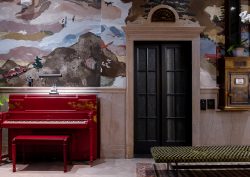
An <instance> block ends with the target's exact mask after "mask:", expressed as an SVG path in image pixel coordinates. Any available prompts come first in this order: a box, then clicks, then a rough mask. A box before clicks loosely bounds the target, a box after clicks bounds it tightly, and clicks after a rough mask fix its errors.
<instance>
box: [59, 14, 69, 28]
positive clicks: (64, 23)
mask: <svg viewBox="0 0 250 177" xmlns="http://www.w3.org/2000/svg"><path fill="white" fill-rule="evenodd" d="M59 23H60V24H61V25H62V27H63V28H64V27H66V24H67V16H66V17H64V18H63V19H61V20H60V21H59Z"/></svg>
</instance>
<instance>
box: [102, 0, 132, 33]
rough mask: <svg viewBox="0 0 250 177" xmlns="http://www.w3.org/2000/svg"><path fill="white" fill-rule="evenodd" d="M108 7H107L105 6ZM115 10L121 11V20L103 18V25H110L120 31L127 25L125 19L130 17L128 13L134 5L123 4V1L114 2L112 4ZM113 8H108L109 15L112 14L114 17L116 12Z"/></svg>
mask: <svg viewBox="0 0 250 177" xmlns="http://www.w3.org/2000/svg"><path fill="white" fill-rule="evenodd" d="M105 6H106V5H105ZM112 6H113V8H118V9H119V18H115V19H113V18H112V19H111V18H103V17H102V24H109V25H110V26H115V27H116V28H118V29H121V26H124V25H125V21H124V19H125V18H126V17H127V16H128V11H129V9H130V8H131V6H132V3H123V2H121V1H114V2H113V4H112ZM112 6H107V8H108V10H109V13H112V14H113V15H114V16H115V15H116V14H114V12H116V11H112Z"/></svg>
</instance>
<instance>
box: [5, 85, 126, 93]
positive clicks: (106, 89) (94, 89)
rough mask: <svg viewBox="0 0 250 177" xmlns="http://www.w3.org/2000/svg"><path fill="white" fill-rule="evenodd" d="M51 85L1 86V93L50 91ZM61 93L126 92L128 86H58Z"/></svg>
mask: <svg viewBox="0 0 250 177" xmlns="http://www.w3.org/2000/svg"><path fill="white" fill-rule="evenodd" d="M50 90H51V87H0V94H1V93H49V92H50ZM57 90H58V92H59V94H60V93H125V92H126V88H116V87H57Z"/></svg>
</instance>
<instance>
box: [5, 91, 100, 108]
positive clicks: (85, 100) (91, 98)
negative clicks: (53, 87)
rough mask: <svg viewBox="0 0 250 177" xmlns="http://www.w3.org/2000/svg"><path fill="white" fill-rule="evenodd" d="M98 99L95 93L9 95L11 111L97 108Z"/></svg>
mask: <svg viewBox="0 0 250 177" xmlns="http://www.w3.org/2000/svg"><path fill="white" fill-rule="evenodd" d="M96 99H97V97H96V95H94V94H91V95H90V94H88V95H83V94H81V95H78V94H72V95H66V94H65V95H47V94H18V95H17V94H12V95H10V96H9V111H11V112H12V111H32V110H34V111H52V110H65V111H66V110H68V111H83V110H84V111H86V110H96V104H97V100H96Z"/></svg>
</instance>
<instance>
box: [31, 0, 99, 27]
mask: <svg viewBox="0 0 250 177" xmlns="http://www.w3.org/2000/svg"><path fill="white" fill-rule="evenodd" d="M73 16H74V17H75V20H76V21H78V20H79V21H82V20H83V19H86V18H88V19H100V18H101V11H100V9H95V8H93V7H91V6H88V4H87V3H86V2H84V1H83V2H80V3H79V4H78V3H72V2H69V1H62V0H53V1H51V5H50V7H49V9H47V10H46V13H42V14H41V15H40V16H39V17H38V18H36V19H33V20H31V21H30V24H36V25H37V24H50V23H54V22H58V21H60V20H61V19H62V18H64V17H68V20H71V19H72V18H73Z"/></svg>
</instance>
